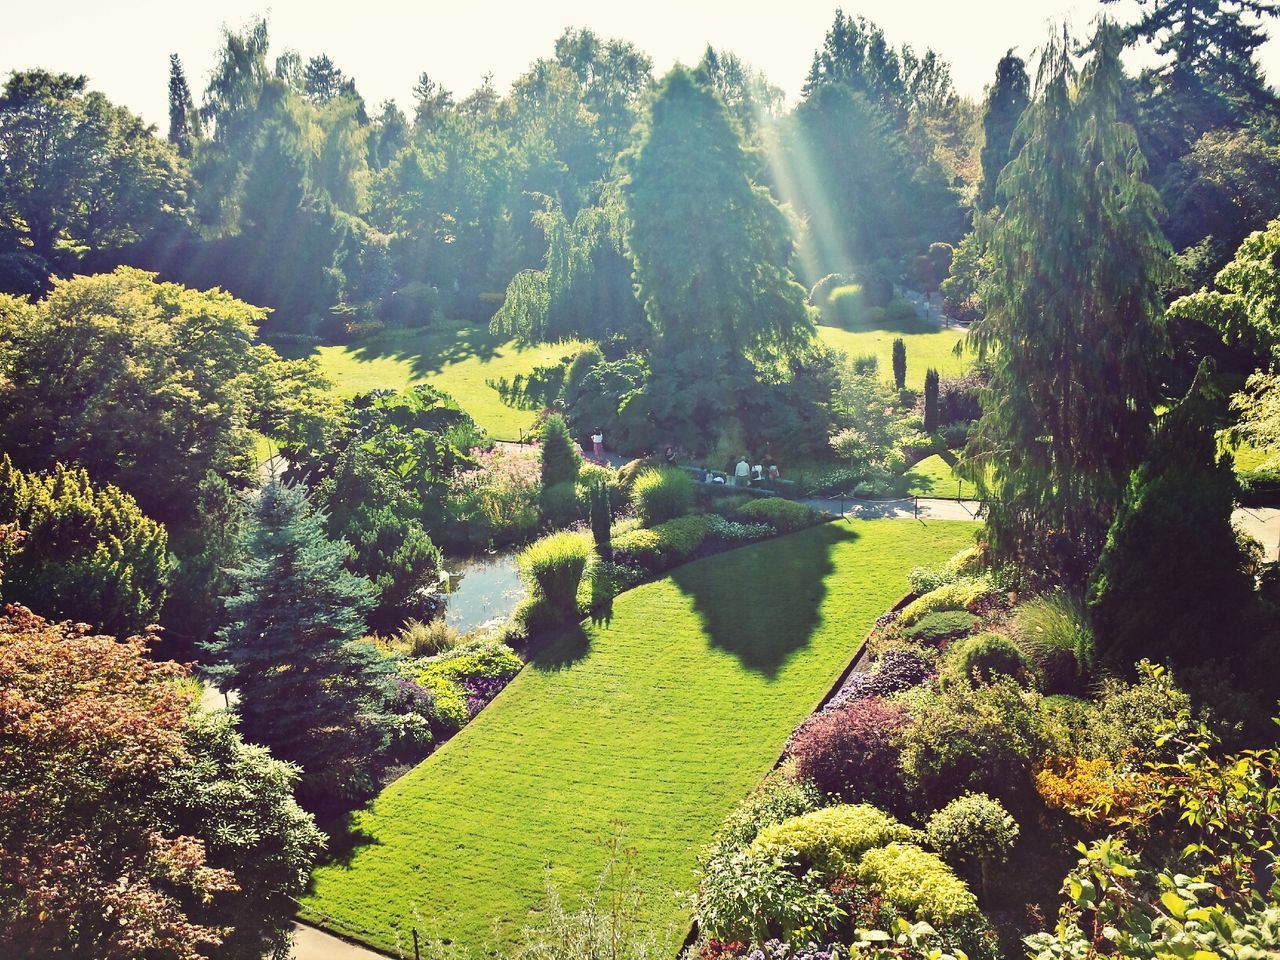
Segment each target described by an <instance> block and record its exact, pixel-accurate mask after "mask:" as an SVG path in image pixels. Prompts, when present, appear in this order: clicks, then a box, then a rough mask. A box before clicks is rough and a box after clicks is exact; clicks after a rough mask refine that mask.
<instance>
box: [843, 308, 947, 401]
mask: <svg viewBox="0 0 1280 960" xmlns="http://www.w3.org/2000/svg"><path fill="white" fill-rule="evenodd" d="M818 336H819V337H821V338H822V340H823V342H824V343H826V344H827V346H829V347H832V348H834V349H836V350H843V351H844V352H845V353H847V354H848V355H849V356H850V357H860V356H864V355H867V354H872V355H874V356H876V357H878V358H879V360H880V375H881V376H882V377H883V378H884V379H886V380H892V379H893V341H894V340H896V339H897V338H898V337H901V338H902V339H903V340H904V341H905V342H906V344H907V386H908V387H910V388H911V389H913V390H923V389H924V372H925V371H926V370H927V369H929V368H930V367H933V368H934V369H935V370H937V371H938V373H939V375H940V376H943V377H959V376H962V375H963V374H964V373H965V371H967V370H968V369H969V365H970V362H971V358H970V357H968V356H964V357H957V356H955V354H953V353H952V352H951V351H952V350H954V349H955V345H956V343H958V342H959V341H960V340H961V339H963V337H964V331H963V330H961V329H959V328H956V327H951V328H948V329H944V330H936V329H932V328H929V327H926V326H924V325H923V324H922V325H921V326H920V327H916V326H915V325H911V326H909V327H904V328H902V329H892V328H890V329H884V330H870V329H868V330H846V329H844V328H843V327H825V326H819V327H818Z"/></svg>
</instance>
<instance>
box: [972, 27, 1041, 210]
mask: <svg viewBox="0 0 1280 960" xmlns="http://www.w3.org/2000/svg"><path fill="white" fill-rule="evenodd" d="M1030 99H1031V79H1030V78H1029V77H1028V76H1027V65H1026V62H1025V61H1023V59H1022V58H1021V57H1018V56H1015V55H1014V52H1013V51H1012V50H1010V51H1009V52H1008V53H1006V54H1005V55H1004V56H1003V57H1001V58H1000V62H999V63H998V64H996V81H995V83H994V84H992V85H991V89H990V90H989V91H988V92H987V99H986V103H985V104H984V105H983V113H982V133H983V143H982V183H981V185H980V186H979V187H978V208H979V209H980V210H990V209H991V206H992V205H993V204H994V203H995V193H996V181H997V180H998V179H999V178H1000V171H1001V170H1003V169H1004V168H1005V165H1006V164H1008V162H1009V159H1010V158H1011V157H1012V155H1013V134H1014V131H1015V130H1017V128H1018V121H1019V120H1020V119H1021V118H1022V112H1023V111H1024V110H1026V109H1027V103H1028V102H1029V101H1030Z"/></svg>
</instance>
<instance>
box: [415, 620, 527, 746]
mask: <svg viewBox="0 0 1280 960" xmlns="http://www.w3.org/2000/svg"><path fill="white" fill-rule="evenodd" d="M523 666H524V661H522V660H521V659H520V658H519V657H518V656H516V654H515V653H514V652H513V651H512V650H511V649H510V648H509V647H507V646H506V645H504V644H502V643H498V642H497V641H493V640H487V641H477V642H472V643H468V644H464V645H462V646H459V647H456V648H454V649H453V650H449V651H447V652H445V653H443V654H440V655H438V656H435V657H431V658H430V659H427V660H423V661H418V662H417V663H416V664H414V666H413V680H414V682H415V683H417V684H418V686H420V687H421V688H422V689H424V690H426V691H427V692H428V693H430V694H431V696H432V698H433V700H434V706H433V708H432V710H431V721H432V725H433V726H434V727H435V728H437V730H438V732H440V733H443V734H445V735H448V734H452V733H456V732H457V731H458V730H460V729H462V727H464V726H465V725H466V723H467V721H468V720H470V719H471V718H472V717H473V716H475V715H476V714H477V713H478V712H479V711H480V709H481V708H482V707H483V706H484V705H485V704H486V703H488V702H489V701H490V700H492V699H493V698H494V696H496V695H497V693H498V691H499V690H501V689H502V688H503V687H504V686H506V684H507V683H508V682H509V681H510V680H511V678H512V677H514V676H515V675H516V674H517V673H519V672H520V669H521V667H523Z"/></svg>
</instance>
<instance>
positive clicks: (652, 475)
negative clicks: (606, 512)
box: [631, 467, 694, 526]
mask: <svg viewBox="0 0 1280 960" xmlns="http://www.w3.org/2000/svg"><path fill="white" fill-rule="evenodd" d="M693 502H694V483H693V477H691V476H689V474H688V473H686V472H685V471H684V470H680V469H678V468H674V467H659V468H657V469H656V470H646V471H644V472H643V473H641V474H640V475H639V476H638V477H636V479H635V481H634V482H633V483H632V485H631V506H632V508H633V509H634V510H635V512H636V514H637V515H638V516H639V517H640V519H641V520H642V521H644V523H645V524H646V525H648V526H654V525H656V524H659V523H664V522H665V521H667V520H674V519H675V518H676V517H680V516H683V515H684V514H686V513H688V512H689V511H690V510H692V509H693Z"/></svg>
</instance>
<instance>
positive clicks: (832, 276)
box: [809, 273, 856, 307]
mask: <svg viewBox="0 0 1280 960" xmlns="http://www.w3.org/2000/svg"><path fill="white" fill-rule="evenodd" d="M854 283H856V281H855V280H854V279H853V278H852V277H851V276H849V275H848V274H846V273H829V274H827V275H826V276H825V277H823V278H822V279H821V280H819V281H818V282H817V283H815V284H814V285H813V289H812V290H810V291H809V302H810V303H811V304H813V305H814V306H815V307H824V306H826V304H827V301H828V300H829V299H830V298H831V292H832V291H833V290H835V289H836V288H838V287H846V286H850V285H852V284H854Z"/></svg>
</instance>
